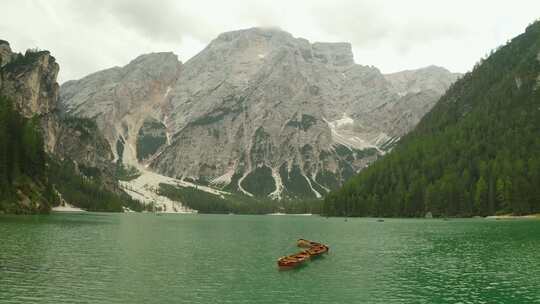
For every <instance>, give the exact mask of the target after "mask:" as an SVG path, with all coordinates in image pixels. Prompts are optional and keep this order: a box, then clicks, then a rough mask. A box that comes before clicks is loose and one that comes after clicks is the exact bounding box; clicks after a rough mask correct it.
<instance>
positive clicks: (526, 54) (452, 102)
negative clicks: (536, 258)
mask: <svg viewBox="0 0 540 304" xmlns="http://www.w3.org/2000/svg"><path fill="white" fill-rule="evenodd" d="M539 75H540V22H536V23H534V24H532V25H530V26H529V27H528V28H527V30H526V32H525V33H524V34H522V35H520V36H518V37H516V38H514V39H513V40H511V41H509V42H508V43H507V44H506V45H505V46H502V47H500V48H499V49H497V50H494V51H493V52H492V53H491V54H490V55H489V56H487V58H485V59H483V60H482V61H481V62H479V63H478V64H477V65H476V66H475V67H474V69H473V70H472V72H469V73H467V74H466V75H464V76H463V77H462V78H461V79H460V80H458V81H457V82H456V83H455V84H453V85H452V86H451V87H450V88H449V89H448V91H447V92H446V94H445V95H444V96H443V97H442V98H441V99H440V100H439V101H438V103H437V104H436V105H435V107H434V108H433V109H432V110H431V111H430V112H429V113H428V114H427V115H426V116H425V117H424V118H423V119H422V120H421V122H420V123H419V125H418V126H417V127H416V129H415V130H414V131H412V132H411V133H409V134H408V135H407V136H406V137H404V138H403V139H402V140H401V142H400V143H399V144H398V145H397V146H396V147H395V148H394V150H393V151H392V152H390V153H388V154H387V155H385V156H384V157H383V158H382V159H380V160H379V161H377V162H375V163H374V164H372V165H371V166H370V167H368V168H367V169H365V170H363V171H362V172H361V173H359V174H358V175H357V176H355V177H353V178H352V179H350V180H349V181H348V182H347V183H346V184H345V185H344V186H343V187H342V188H341V189H340V190H337V191H334V192H331V193H330V194H328V195H327V197H326V198H325V202H324V206H323V213H324V214H327V215H336V216H388V217H397V216H400V217H401V216H404V217H421V216H424V215H426V214H427V213H431V214H433V215H434V216H476V215H478V216H486V215H494V214H510V213H512V214H515V215H523V214H529V213H538V212H540V153H539V152H540V76H539Z"/></svg>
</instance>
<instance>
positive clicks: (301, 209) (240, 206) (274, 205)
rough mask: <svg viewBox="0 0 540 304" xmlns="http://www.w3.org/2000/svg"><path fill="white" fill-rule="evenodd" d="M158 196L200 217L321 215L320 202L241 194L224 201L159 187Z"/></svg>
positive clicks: (192, 190)
mask: <svg viewBox="0 0 540 304" xmlns="http://www.w3.org/2000/svg"><path fill="white" fill-rule="evenodd" d="M159 186H160V187H159V194H160V195H163V196H166V197H168V198H170V199H172V200H176V201H180V202H182V203H183V204H185V205H187V206H188V207H190V208H192V209H195V210H198V212H199V213H221V214H228V213H234V214H269V213H278V212H279V213H288V214H306V213H311V214H320V212H321V206H322V201H321V200H315V199H313V200H281V201H277V200H272V199H270V198H255V197H249V196H246V195H242V194H230V195H223V197H221V196H218V195H215V194H211V193H208V192H204V191H202V190H199V189H197V188H193V187H176V186H172V185H168V184H160V185H159Z"/></svg>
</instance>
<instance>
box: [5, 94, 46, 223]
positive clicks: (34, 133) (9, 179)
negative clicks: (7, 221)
mask: <svg viewBox="0 0 540 304" xmlns="http://www.w3.org/2000/svg"><path fill="white" fill-rule="evenodd" d="M45 163H46V154H45V152H44V150H43V139H42V137H41V134H40V131H39V120H38V119H36V118H33V119H25V118H24V117H22V115H20V114H19V112H18V111H16V110H15V109H14V106H13V103H12V102H11V101H10V100H9V99H7V98H5V97H3V96H0V212H8V213H30V212H47V211H48V210H49V209H50V207H51V205H52V204H53V203H54V202H55V198H56V195H55V194H54V192H53V190H52V187H51V185H50V184H49V183H48V180H47V177H46V166H45Z"/></svg>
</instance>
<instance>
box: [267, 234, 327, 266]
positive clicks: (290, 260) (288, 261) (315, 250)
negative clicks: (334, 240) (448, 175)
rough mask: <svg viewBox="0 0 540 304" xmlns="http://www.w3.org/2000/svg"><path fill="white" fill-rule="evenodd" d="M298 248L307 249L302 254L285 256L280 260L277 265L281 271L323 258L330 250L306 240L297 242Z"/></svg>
mask: <svg viewBox="0 0 540 304" xmlns="http://www.w3.org/2000/svg"><path fill="white" fill-rule="evenodd" d="M296 244H297V245H298V247H303V248H307V249H306V250H303V251H301V252H298V253H295V254H291V255H288V256H284V257H281V258H279V259H278V261H277V264H278V267H279V269H283V270H285V269H292V268H296V267H298V266H300V265H302V264H304V263H305V262H306V261H308V260H309V259H311V258H315V257H318V256H321V255H322V254H324V253H328V250H330V248H329V247H328V246H326V245H324V244H321V243H317V242H312V241H308V240H304V239H299V240H298V241H296Z"/></svg>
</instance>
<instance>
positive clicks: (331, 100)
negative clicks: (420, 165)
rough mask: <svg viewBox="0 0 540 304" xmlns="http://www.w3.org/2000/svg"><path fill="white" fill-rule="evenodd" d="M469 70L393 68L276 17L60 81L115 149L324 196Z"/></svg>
mask: <svg viewBox="0 0 540 304" xmlns="http://www.w3.org/2000/svg"><path fill="white" fill-rule="evenodd" d="M457 77H458V75H457V74H452V73H450V72H448V71H447V70H445V69H442V68H436V67H428V68H425V69H420V70H416V71H407V72H402V73H397V74H390V75H384V74H382V73H381V72H380V71H379V70H378V69H376V68H374V67H369V66H362V65H358V64H355V63H354V60H353V55H352V50H351V45H350V44H348V43H319V42H317V43H310V42H309V41H307V40H306V39H302V38H295V37H293V36H292V35H291V34H289V33H287V32H284V31H282V30H279V29H275V28H251V29H246V30H239V31H233V32H227V33H223V34H221V35H219V36H218V37H217V38H216V39H214V40H213V41H212V42H211V43H210V44H209V45H208V46H207V47H206V48H205V49H204V50H202V51H201V52H200V53H199V54H197V55H196V56H195V57H193V58H192V59H190V60H189V61H187V62H186V63H184V64H182V63H181V62H179V61H178V60H177V58H176V56H175V55H173V54H172V53H154V54H148V55H143V56H140V57H138V58H136V59H135V60H133V61H132V62H130V63H129V64H128V65H126V66H124V67H115V68H112V69H108V70H105V71H100V72H96V73H94V74H91V75H88V76H86V77H84V78H82V79H80V80H75V81H69V82H66V83H65V84H63V85H62V86H61V88H60V101H61V104H62V110H63V111H64V112H65V113H67V114H69V115H74V116H77V117H86V118H91V119H93V120H95V121H96V122H97V126H98V128H99V129H100V130H102V131H103V132H104V133H105V137H106V138H107V140H108V142H109V144H110V146H111V147H112V150H113V153H115V156H116V159H117V160H121V161H122V162H123V163H124V164H127V165H131V166H134V167H139V168H140V167H141V166H140V165H139V164H143V165H144V167H148V168H149V169H150V170H152V171H155V172H157V173H160V174H163V175H166V176H170V177H174V178H177V179H178V180H182V181H187V182H196V183H198V184H202V185H210V186H212V187H214V188H220V189H223V190H226V191H229V192H238V193H244V194H246V195H248V196H260V197H271V198H295V197H304V198H305V197H321V196H322V195H323V194H325V193H327V192H328V191H329V190H330V189H335V188H337V187H338V186H340V185H341V184H342V183H343V182H344V181H345V180H346V179H348V178H349V177H351V176H353V175H354V174H355V173H356V172H358V171H359V170H361V169H362V168H364V167H365V166H366V165H367V164H369V163H371V162H373V161H374V160H375V159H377V158H378V157H379V156H380V155H383V154H384V153H385V152H386V151H388V150H390V149H391V147H392V146H393V145H394V144H395V142H397V141H398V140H399V138H400V137H401V136H403V135H405V134H406V133H407V132H408V131H409V130H411V129H412V128H413V127H414V126H415V125H416V123H417V122H418V121H419V120H420V118H421V117H422V116H423V115H424V114H425V113H426V112H427V111H429V110H430V109H431V107H432V105H433V104H434V103H435V101H436V100H437V98H439V97H440V96H441V95H442V94H443V93H444V91H445V90H446V88H447V87H448V86H449V85H450V84H451V83H452V82H453V81H454V80H455V79H456V78H457Z"/></svg>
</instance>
